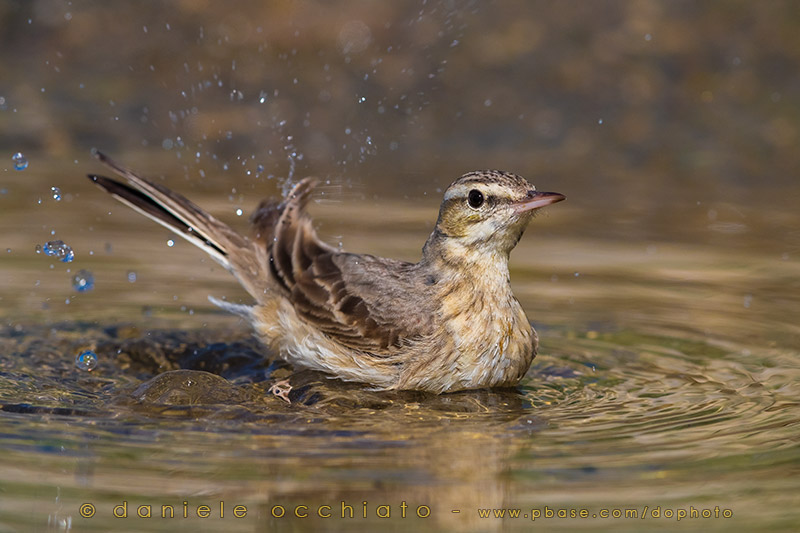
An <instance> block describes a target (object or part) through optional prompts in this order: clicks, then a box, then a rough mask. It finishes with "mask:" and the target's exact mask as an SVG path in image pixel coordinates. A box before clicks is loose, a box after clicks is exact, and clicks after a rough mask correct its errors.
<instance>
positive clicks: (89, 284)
mask: <svg viewBox="0 0 800 533" xmlns="http://www.w3.org/2000/svg"><path fill="white" fill-rule="evenodd" d="M72 288H73V289H75V290H76V291H78V292H88V291H90V290H92V289H94V274H92V273H91V272H89V271H88V270H83V269H81V270H79V271H78V272H76V273H75V275H74V276H72Z"/></svg>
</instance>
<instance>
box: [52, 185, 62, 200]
mask: <svg viewBox="0 0 800 533" xmlns="http://www.w3.org/2000/svg"><path fill="white" fill-rule="evenodd" d="M50 190H51V191H52V193H53V200H55V201H56V202H60V201H61V189H59V188H58V187H50Z"/></svg>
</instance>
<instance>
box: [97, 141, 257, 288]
mask: <svg viewBox="0 0 800 533" xmlns="http://www.w3.org/2000/svg"><path fill="white" fill-rule="evenodd" d="M94 155H95V157H97V159H99V160H100V161H102V162H103V163H105V164H106V165H108V166H109V167H110V168H111V169H113V170H114V172H116V173H117V174H119V175H120V176H122V177H123V178H125V181H126V183H123V182H121V181H117V180H115V179H112V178H107V177H104V176H96V175H93V174H92V175H89V179H91V180H92V181H93V182H94V183H95V184H97V185H98V186H99V187H100V188H102V189H103V190H105V191H106V192H108V193H109V194H111V195H112V196H113V197H114V198H116V199H117V200H119V201H120V202H122V203H124V204H126V205H128V206H130V207H132V208H133V209H135V210H136V211H138V212H140V213H141V214H143V215H144V216H146V217H147V218H150V219H151V220H154V221H155V222H158V223H159V224H161V225H162V226H164V227H166V228H167V229H169V230H171V231H173V232H175V233H176V234H177V235H179V236H181V237H183V238H184V239H186V240H188V241H189V242H191V243H192V244H194V245H195V246H197V247H198V248H200V249H202V250H204V251H205V252H206V253H208V254H209V255H210V256H211V257H212V258H214V259H215V260H216V261H217V262H218V263H220V264H221V265H222V266H224V267H225V268H226V269H228V270H229V271H231V272H233V273H234V274H237V277H240V276H239V273H238V272H237V270H238V268H237V265H234V264H233V263H232V260H231V256H232V251H233V250H235V249H248V250H249V249H251V248H252V245H251V243H250V242H249V241H248V239H246V238H245V237H242V236H241V235H239V234H238V233H236V232H235V231H234V230H232V229H231V228H230V227H229V226H228V225H227V224H225V223H224V222H221V221H219V220H217V219H216V218H214V217H212V216H211V215H209V214H208V213H206V212H205V211H203V210H202V209H201V208H200V207H198V206H196V205H195V204H193V203H192V202H191V201H189V200H188V199H186V198H185V197H183V196H181V195H180V194H178V193H175V192H173V191H171V190H169V189H167V188H166V187H164V186H163V185H159V184H158V183H153V182H151V181H150V180H147V179H145V178H142V177H141V176H138V175H137V174H135V173H134V172H133V171H131V170H129V169H127V168H125V167H123V166H121V165H119V164H118V163H116V162H115V161H114V160H112V159H111V158H109V157H107V156H106V155H104V154H103V153H101V152H97V151H95V152H94ZM240 279H241V278H240Z"/></svg>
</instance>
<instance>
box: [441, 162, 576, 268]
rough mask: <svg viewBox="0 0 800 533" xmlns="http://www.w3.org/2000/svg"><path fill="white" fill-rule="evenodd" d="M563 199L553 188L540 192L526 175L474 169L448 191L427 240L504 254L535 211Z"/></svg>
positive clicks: (453, 248) (448, 247) (458, 249)
mask: <svg viewBox="0 0 800 533" xmlns="http://www.w3.org/2000/svg"><path fill="white" fill-rule="evenodd" d="M565 198H566V197H565V196H564V195H563V194H559V193H555V192H539V191H537V190H536V188H535V187H534V186H533V185H531V184H530V183H528V181H527V180H525V178H523V177H521V176H517V175H516V174H511V173H510V172H501V171H498V170H481V171H477V172H470V173H468V174H464V175H463V176H461V177H460V178H458V179H457V180H456V181H454V182H453V183H452V184H451V185H450V187H448V188H447V190H446V191H445V193H444V200H442V206H441V208H440V209H439V219H438V220H437V221H436V229H435V230H434V232H433V234H432V235H431V239H430V240H429V243H430V242H431V241H438V243H440V244H442V245H443V246H444V247H445V250H443V251H446V252H448V253H447V255H451V253H455V254H468V255H472V254H486V253H489V254H492V255H495V254H497V253H500V254H502V255H504V256H506V257H507V256H508V254H509V253H510V252H511V250H512V249H513V248H514V246H516V245H517V242H519V239H520V237H522V233H523V232H524V231H525V228H526V227H527V225H528V222H530V220H531V218H532V217H533V214H534V212H535V211H536V210H537V209H539V208H541V207H544V206H546V205H550V204H553V203H555V202H560V201H561V200H564V199H565ZM427 246H428V245H426V247H427ZM465 259H466V257H465Z"/></svg>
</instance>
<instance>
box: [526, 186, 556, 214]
mask: <svg viewBox="0 0 800 533" xmlns="http://www.w3.org/2000/svg"><path fill="white" fill-rule="evenodd" d="M566 199H567V197H566V196H564V195H563V194H560V193H557V192H539V191H528V196H527V197H526V198H525V199H524V200H521V201H519V202H515V203H514V210H515V211H516V212H517V213H518V214H522V213H525V212H527V211H532V210H534V209H539V208H540V207H544V206H546V205H550V204H554V203H556V202H560V201H561V200H566Z"/></svg>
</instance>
